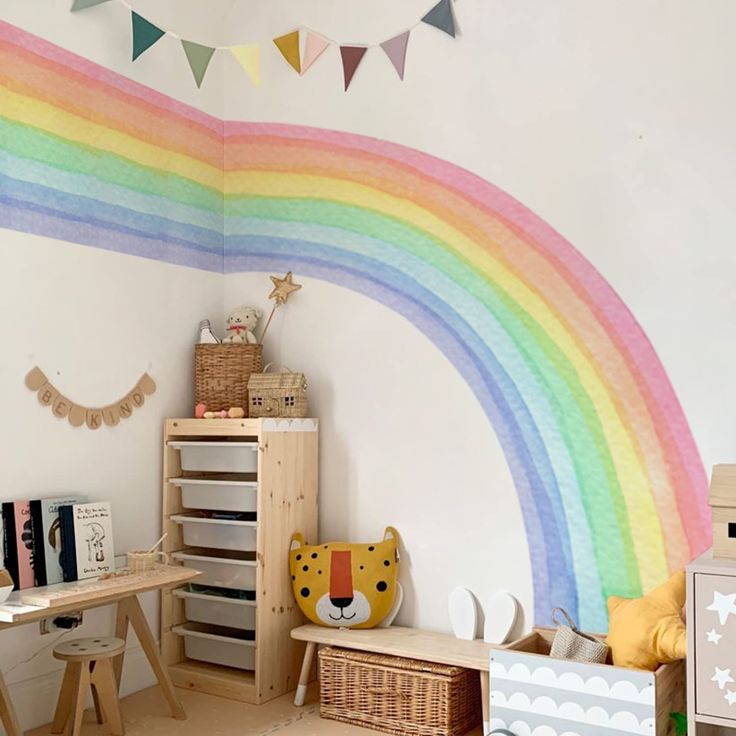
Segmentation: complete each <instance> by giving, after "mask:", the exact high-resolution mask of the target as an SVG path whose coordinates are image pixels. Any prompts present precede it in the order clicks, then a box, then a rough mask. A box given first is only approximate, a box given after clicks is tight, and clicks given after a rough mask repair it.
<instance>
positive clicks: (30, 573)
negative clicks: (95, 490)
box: [2, 494, 115, 590]
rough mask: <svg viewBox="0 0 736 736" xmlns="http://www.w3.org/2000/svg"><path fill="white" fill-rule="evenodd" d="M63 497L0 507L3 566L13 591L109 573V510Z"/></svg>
mask: <svg viewBox="0 0 736 736" xmlns="http://www.w3.org/2000/svg"><path fill="white" fill-rule="evenodd" d="M86 501H87V498H86V496H84V495H81V494H76V495H71V494H69V495H66V496H58V497H54V498H45V499H38V500H31V501H6V502H4V503H3V504H2V520H3V557H4V565H5V568H6V570H7V571H8V573H9V574H10V576H11V578H12V579H13V586H14V590H26V589H28V588H33V587H35V586H44V585H52V584H55V583H59V582H62V581H66V582H73V581H75V580H81V579H85V578H96V577H98V576H100V575H102V574H104V573H109V572H112V571H113V570H114V569H115V567H114V561H113V560H114V551H113V550H114V547H113V534H112V519H111V508H110V504H109V503H108V502H106V501H98V502H92V503H87V502H86Z"/></svg>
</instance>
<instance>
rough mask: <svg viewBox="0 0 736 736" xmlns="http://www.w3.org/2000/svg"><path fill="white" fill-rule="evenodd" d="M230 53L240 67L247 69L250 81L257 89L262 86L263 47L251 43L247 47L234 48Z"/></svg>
mask: <svg viewBox="0 0 736 736" xmlns="http://www.w3.org/2000/svg"><path fill="white" fill-rule="evenodd" d="M230 51H231V52H232V55H233V56H234V57H235V58H236V59H237V60H238V62H239V63H240V66H242V67H243V69H245V72H246V74H247V75H248V76H249V77H250V81H251V82H253V84H255V86H256V87H260V86H261V47H260V46H259V45H258V44H257V43H249V44H247V45H245V46H233V47H232V48H231V49H230Z"/></svg>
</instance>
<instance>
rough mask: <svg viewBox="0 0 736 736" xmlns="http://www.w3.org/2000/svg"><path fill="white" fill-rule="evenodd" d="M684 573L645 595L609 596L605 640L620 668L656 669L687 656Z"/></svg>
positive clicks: (681, 572) (678, 573) (678, 574)
mask: <svg viewBox="0 0 736 736" xmlns="http://www.w3.org/2000/svg"><path fill="white" fill-rule="evenodd" d="M684 605H685V572H684V570H680V572H676V573H675V574H674V575H673V576H672V577H671V578H670V579H669V580H668V581H667V582H666V583H665V584H664V585H661V586H660V587H659V588H655V589H654V590H653V591H651V592H650V593H648V594H647V595H645V596H644V597H643V598H633V599H630V598H618V597H617V596H611V597H610V598H609V599H608V613H609V615H610V624H609V628H608V638H607V639H606V643H607V644H608V646H609V647H611V654H612V656H613V663H614V664H615V665H617V666H619V667H634V668H636V669H641V670H655V669H657V666H658V665H659V664H666V663H668V662H674V661H675V660H678V659H684V658H685V651H686V646H687V630H686V628H685V623H684V622H683V620H682V607H683V606H684Z"/></svg>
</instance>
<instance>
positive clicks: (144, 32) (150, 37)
mask: <svg viewBox="0 0 736 736" xmlns="http://www.w3.org/2000/svg"><path fill="white" fill-rule="evenodd" d="M131 12H132V16H131V17H132V19H133V61H135V60H136V59H137V58H138V57H139V56H140V55H141V54H142V53H143V52H144V51H146V50H148V49H150V48H151V46H153V44H155V43H156V41H158V40H159V38H161V36H163V35H164V34H165V33H166V31H164V30H162V29H161V28H159V27H158V26H155V25H153V23H151V22H150V21H147V20H146V19H145V18H144V17H143V16H142V15H138V13H136V12H135V11H134V10H133V11H131Z"/></svg>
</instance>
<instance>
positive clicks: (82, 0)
mask: <svg viewBox="0 0 736 736" xmlns="http://www.w3.org/2000/svg"><path fill="white" fill-rule="evenodd" d="M108 2H110V0H74V4H73V5H72V13H73V12H75V11H76V10H85V9H86V8H92V7H94V6H95V5H102V3H108Z"/></svg>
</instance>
